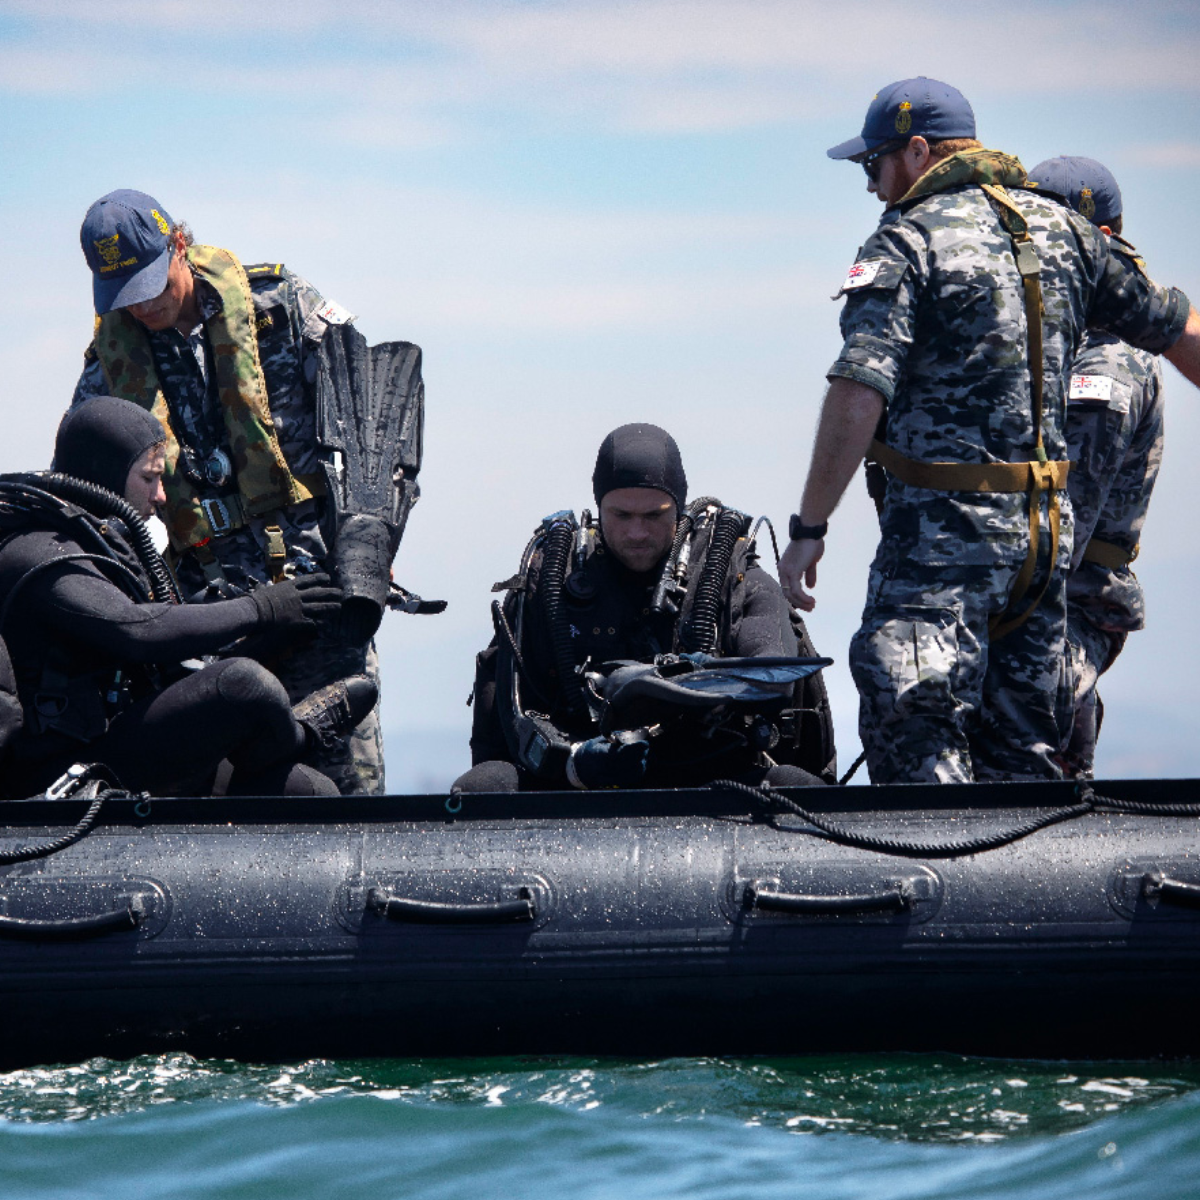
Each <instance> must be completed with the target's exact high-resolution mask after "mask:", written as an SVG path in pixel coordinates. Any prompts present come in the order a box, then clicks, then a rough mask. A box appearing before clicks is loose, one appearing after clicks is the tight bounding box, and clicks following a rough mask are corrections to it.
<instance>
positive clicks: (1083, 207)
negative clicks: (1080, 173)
mask: <svg viewBox="0 0 1200 1200" xmlns="http://www.w3.org/2000/svg"><path fill="white" fill-rule="evenodd" d="M1079 215H1080V216H1081V217H1087V219H1088V220H1089V221H1090V220H1091V219H1092V218H1093V217H1094V216H1095V215H1096V200H1095V197H1093V195H1092V189H1091V188H1080V189H1079Z"/></svg>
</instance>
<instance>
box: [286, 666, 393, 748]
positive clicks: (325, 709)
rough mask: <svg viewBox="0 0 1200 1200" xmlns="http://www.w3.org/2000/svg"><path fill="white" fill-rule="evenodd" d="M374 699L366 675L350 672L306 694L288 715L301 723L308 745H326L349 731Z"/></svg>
mask: <svg viewBox="0 0 1200 1200" xmlns="http://www.w3.org/2000/svg"><path fill="white" fill-rule="evenodd" d="M378 699H379V689H378V688H377V687H376V686H375V684H374V683H372V682H371V680H370V679H368V678H367V677H366V676H365V675H350V676H348V677H347V678H346V679H339V680H338V681H337V682H336V683H330V684H326V685H325V687H323V688H318V689H317V690H316V691H315V692H313V694H312V695H311V696H306V697H305V698H304V699H303V700H301V701H300V703H299V704H295V705H293V706H292V715H293V716H294V717H295V718H296V720H297V721H299V723H300V724H301V725H303V726H304V730H305V732H306V733H307V734H308V740H309V743H310V745H314V746H325V747H327V748H328V747H331V746H335V745H337V743H338V741H339V740H340V739H341V738H343V737H345V736H346V734H348V733H350V732H351V730H353V729H354V728H355V726H356V725H358V723H359V722H360V721H361V720H362V719H363V718H364V717H365V716H366V715H367V713H369V712H370V711H371V709H373V708H374V707H375V702H376V701H377V700H378Z"/></svg>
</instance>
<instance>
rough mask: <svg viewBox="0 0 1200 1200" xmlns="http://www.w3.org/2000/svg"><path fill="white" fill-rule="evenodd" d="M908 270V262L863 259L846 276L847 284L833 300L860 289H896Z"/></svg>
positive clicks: (891, 259)
mask: <svg viewBox="0 0 1200 1200" xmlns="http://www.w3.org/2000/svg"><path fill="white" fill-rule="evenodd" d="M907 270H908V264H907V263H906V262H902V261H898V260H896V259H893V258H863V259H860V260H859V261H858V262H856V263H855V264H854V265H853V266H852V267H851V268H850V270H849V271H848V272H847V274H846V282H845V283H843V284H842V286H841V287H840V288H839V289H838V290H837V292H836V293H835V294H834V295H833V297H832V299H834V300H836V299H837V298H838V297H839V296H844V295H845V294H846V293H847V292H853V291H857V290H858V289H859V288H895V287H898V286H899V284H900V280H901V279H903V278H904V272H905V271H907Z"/></svg>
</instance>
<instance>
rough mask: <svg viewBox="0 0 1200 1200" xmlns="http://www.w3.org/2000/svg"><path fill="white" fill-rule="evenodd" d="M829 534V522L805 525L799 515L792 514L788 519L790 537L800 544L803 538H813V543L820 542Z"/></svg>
mask: <svg viewBox="0 0 1200 1200" xmlns="http://www.w3.org/2000/svg"><path fill="white" fill-rule="evenodd" d="M828 532H829V522H828V521H822V522H821V523H820V525H805V524H804V522H803V521H801V520H800V514H799V513H792V515H791V516H790V517H788V537H790V538H791V539H792V541H793V542H798V541H799V540H800V539H801V538H811V539H812V541H814V542H819V541H820V540H821V539H822V538H823V537H824V536H825V535H826V534H827V533H828Z"/></svg>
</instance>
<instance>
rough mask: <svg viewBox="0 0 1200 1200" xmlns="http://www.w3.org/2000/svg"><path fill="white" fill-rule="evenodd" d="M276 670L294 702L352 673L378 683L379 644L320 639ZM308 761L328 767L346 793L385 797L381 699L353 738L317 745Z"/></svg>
mask: <svg viewBox="0 0 1200 1200" xmlns="http://www.w3.org/2000/svg"><path fill="white" fill-rule="evenodd" d="M272 670H273V671H274V672H275V674H276V675H277V676H278V677H279V679H280V681H281V682H282V683H283V685H284V687H285V688H287V693H288V698H289V699H290V700H291V702H292V703H293V704H297V703H299V701H301V700H303V699H304V698H305V696H309V695H311V694H312V693H313V692H315V691H316V690H317V689H318V688H321V687H324V686H325V685H326V684H327V683H333V682H335V681H336V680H338V679H344V678H345V677H346V676H347V675H367V676H369V677H370V678H371V679H372V680H373V681H374V683H375V686H376V687H379V683H380V681H379V659H378V658H377V657H376V654H375V644H374V642H371V643H369V644H368V645H366V646H349V645H346V643H344V642H340V641H337V640H335V639H333V638H329V637H319V638H318V639H317V640H316V641H315V642H313V643H312V645H310V646H305V647H304V648H303V649H302V650H300V651H299V652H298V653H296V654H294V655H293V656H292V657H291V658H288V659H285V660H284V661H283V662H281V663H276V664H274V665H273V666H272ZM381 692H382V689H381ZM304 762H306V763H307V764H308V765H309V766H310V767H316V768H317V770H319V771H324V772H325V774H326V775H328V776H329V777H330V779H332V780H333V782H334V783H336V784H337V786H338V791H340V792H341V793H342V795H343V796H351V795H362V796H382V795H383V794H384V778H383V733H382V731H381V729H380V725H379V705H378V703H377V704H376V705H375V708H374V709H373V710H372V711H371V712H370V713H368V715H367V716H366V718H365V719H364V720H363V721H362V723H361V724H360V725H359V726H358V728H357V729H355V731H354V732H353V733H352V734H351V735H350V736H349V737H348V738H343V739H342V741H341V742H339V743H338V745H336V746H333V747H332V748H330V749H326V748H324V747H317V748H315V749H313V750H310V751H309V753H308V754H306V755H305V757H304Z"/></svg>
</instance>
